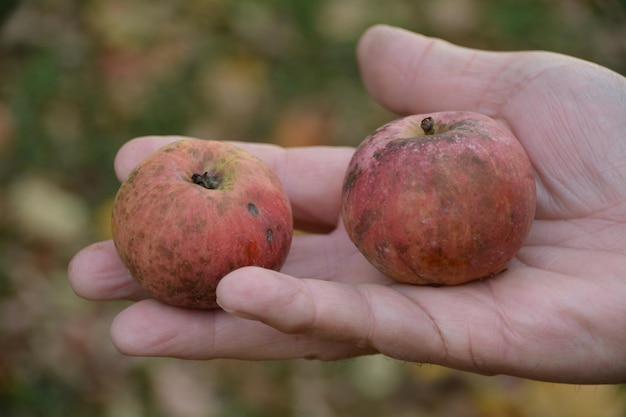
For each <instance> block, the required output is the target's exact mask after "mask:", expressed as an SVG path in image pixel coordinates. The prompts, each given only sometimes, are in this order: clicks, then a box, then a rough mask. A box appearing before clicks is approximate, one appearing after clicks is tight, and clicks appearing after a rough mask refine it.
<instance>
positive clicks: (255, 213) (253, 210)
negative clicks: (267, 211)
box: [246, 203, 259, 217]
mask: <svg viewBox="0 0 626 417" xmlns="http://www.w3.org/2000/svg"><path fill="white" fill-rule="evenodd" d="M246 208H247V209H248V213H250V214H252V216H254V217H256V216H258V215H259V209H258V208H257V207H256V206H255V205H254V203H248V205H247V206H246Z"/></svg>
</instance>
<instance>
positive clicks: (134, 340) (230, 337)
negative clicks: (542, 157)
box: [111, 300, 369, 360]
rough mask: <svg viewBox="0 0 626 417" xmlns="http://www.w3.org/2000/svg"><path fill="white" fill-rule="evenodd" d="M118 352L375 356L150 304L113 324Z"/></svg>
mask: <svg viewBox="0 0 626 417" xmlns="http://www.w3.org/2000/svg"><path fill="white" fill-rule="evenodd" d="M111 336H112V339H113V343H114V344H115V346H116V348H117V349H118V350H119V351H121V352H122V353H125V354H127V355H133V356H168V357H178V358H185V359H214V358H232V359H248V360H272V359H291V358H317V359H325V360H330V359H340V358H346V357H352V356H357V355H363V354H365V353H369V352H367V351H364V350H362V349H359V348H357V347H354V346H346V345H344V344H342V343H337V342H333V341H326V340H318V339H315V338H312V337H301V336H294V335H288V334H285V333H282V332H280V331H278V330H276V329H273V328H271V327H269V326H266V325H264V324H262V323H259V322H257V321H250V320H246V319H243V318H239V317H235V316H232V315H229V314H227V313H225V312H223V311H221V310H191V309H182V308H176V307H170V306H167V305H165V304H161V303H159V302H158V301H154V300H145V301H141V302H138V303H135V304H134V305H132V306H130V307H128V308H127V309H126V310H124V311H122V312H121V313H120V314H119V315H118V316H117V317H116V318H115V320H114V321H113V325H112V327H111Z"/></svg>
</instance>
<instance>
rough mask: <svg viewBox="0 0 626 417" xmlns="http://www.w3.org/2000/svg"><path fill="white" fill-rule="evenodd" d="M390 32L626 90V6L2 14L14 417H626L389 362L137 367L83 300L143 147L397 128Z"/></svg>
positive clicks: (489, 1) (29, 7)
mask: <svg viewBox="0 0 626 417" xmlns="http://www.w3.org/2000/svg"><path fill="white" fill-rule="evenodd" d="M374 23H388V24H394V25H399V26H402V27H404V28H406V29H409V30H413V31H417V32H421V33H424V34H427V35H431V36H438V37H442V38H445V39H447V40H449V41H452V42H456V43H460V44H463V45H466V46H471V47H477V48H485V49H492V50H518V49H542V50H552V51H556V52H561V53H565V54H570V55H574V56H577V57H581V58H584V59H588V60H591V61H594V62H597V63H599V64H602V65H605V66H608V67H609V68H612V69H614V70H616V71H618V72H620V73H622V74H626V3H625V2H624V0H556V1H549V0H527V1H522V0H504V1H495V0H438V1H425V0H390V1H386V2H381V1H378V0H296V1H288V0H264V1H262V0H258V1H257V0H239V1H228V0H187V1H184V0H168V1H160V2H159V1H153V0H83V1H78V0H21V1H20V0H3V1H2V2H1V4H0V414H1V415H3V416H6V417H10V416H40V415H41V416H43V415H45V416H51V417H53V416H83V415H84V416H181V417H187V416H190V417H191V416H274V417H276V416H340V415H341V416H343V415H358V416H364V417H366V416H379V415H394V416H421V415H429V416H439V415H441V416H446V415H457V416H479V415H480V416H492V415H493V416H496V415H497V416H527V415H528V416H531V415H533V416H534V415H539V414H544V415H545V414H549V415H554V416H558V415H567V416H578V415H579V416H583V415H592V414H593V415H596V416H623V415H626V402H625V400H624V398H623V391H620V387H569V386H561V385H555V384H541V383H536V382H531V381H524V380H519V379H516V378H509V377H490V378H488V377H481V376H476V375H469V374H465V373H462V372H456V371H450V370H447V369H443V368H438V367H433V366H418V365H415V364H404V363H399V362H396V361H393V360H391V359H387V358H380V357H371V358H360V359H355V360H349V361H342V362H337V363H318V362H306V361H288V362H275V363H248V362H237V361H210V362H185V361H178V360H173V359H145V358H128V357H123V356H121V355H119V354H118V353H117V352H116V351H115V350H114V349H113V347H112V346H111V344H110V341H109V335H108V326H109V324H110V322H111V320H112V318H113V317H114V316H115V314H116V312H118V311H119V310H120V309H121V308H122V307H123V306H124V305H125V303H122V302H119V303H108V304H100V303H92V302H88V301H84V300H81V299H79V298H78V297H76V296H75V295H74V294H73V292H72V290H71V289H70V287H69V285H68V283H67V276H66V266H67V263H68V261H69V260H70V258H71V256H72V254H73V253H75V251H76V250H78V249H79V248H81V247H82V246H84V245H85V244H87V243H89V242H92V241H94V240H99V239H106V238H108V216H109V211H110V202H111V199H112V197H113V195H114V194H115V191H116V189H117V186H118V184H117V181H116V180H115V177H114V175H113V171H112V162H113V158H114V156H115V153H116V151H117V149H118V148H119V147H120V146H121V145H122V144H123V143H124V142H125V141H127V140H128V139H130V138H132V137H135V136H140V135H151V134H175V135H178V134H181V135H192V136H197V137H202V138H213V139H229V140H246V141H261V142H274V143H278V144H281V145H284V146H295V145H322V144H324V145H333V144H337V145H356V144H358V143H359V142H360V140H362V138H364V137H365V136H366V135H367V134H368V133H369V132H370V131H371V130H373V129H374V128H375V127H377V126H378V125H380V124H381V123H383V122H385V121H387V120H389V119H390V118H391V117H393V115H391V114H390V113H389V112H387V111H385V110H384V109H382V108H381V107H380V106H378V105H377V104H376V103H375V102H373V101H372V100H371V99H370V98H369V97H368V96H367V94H366V93H365V91H364V89H363V86H362V85H361V82H360V80H359V74H358V71H357V68H356V64H355V59H354V48H355V45H356V42H357V40H358V37H359V36H360V34H361V33H362V32H363V30H365V28H367V27H368V26H369V25H371V24H374Z"/></svg>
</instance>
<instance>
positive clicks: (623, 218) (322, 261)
mask: <svg viewBox="0 0 626 417" xmlns="http://www.w3.org/2000/svg"><path fill="white" fill-rule="evenodd" d="M358 59H359V65H360V68H361V74H362V77H363V81H364V83H365V86H366V87H367V89H368V91H369V92H370V93H371V94H372V96H373V97H374V98H376V99H377V100H378V101H379V102H380V103H381V104H382V105H384V106H386V107H387V108H389V109H390V110H392V111H394V112H396V113H398V114H419V113H430V112H435V111H444V110H451V109H457V110H471V111H476V112H479V113H483V114H486V115H489V116H491V117H493V118H495V119H496V120H498V121H499V122H501V123H503V124H505V125H506V126H507V127H508V128H509V130H511V131H512V132H513V133H514V134H515V136H516V137H517V138H518V139H519V141H520V142H521V143H522V145H523V146H524V149H526V151H527V153H528V156H529V158H530V161H531V163H532V165H533V170H534V172H535V176H536V178H537V212H536V215H535V221H534V223H533V226H532V228H531V231H530V234H529V236H528V239H527V240H526V242H525V244H524V246H523V247H522V248H521V250H520V252H519V253H518V255H517V257H516V258H515V259H514V260H513V261H512V262H511V265H510V266H509V269H508V270H507V271H506V272H504V273H502V274H500V275H498V276H497V277H494V279H488V280H482V281H474V282H471V283H468V284H464V285H458V286H450V287H439V288H431V287H424V286H416V285H403V284H396V283H394V282H392V281H391V280H389V279H388V278H385V277H384V276H383V275H382V274H381V273H380V272H378V271H377V270H376V269H375V268H374V267H372V266H371V265H370V264H369V263H368V262H367V261H366V260H365V258H364V257H363V256H362V255H361V254H360V253H359V252H358V250H357V249H356V248H355V246H354V245H353V244H352V242H351V241H350V240H349V238H348V236H347V234H346V232H345V230H344V229H343V225H342V224H341V222H340V221H339V218H340V199H341V186H342V182H343V177H344V174H345V171H346V168H347V166H348V163H349V161H350V158H351V157H352V154H353V152H354V150H353V149H350V148H338V147H336V148H300V149H298V148H296V149H282V148H278V147H275V146H270V145H257V144H241V146H243V147H245V148H246V149H247V150H248V151H250V152H252V153H253V154H255V155H257V156H258V157H260V158H261V159H263V160H264V161H266V162H267V163H268V164H269V165H270V166H271V167H273V168H274V170H275V171H276V172H277V173H278V175H279V177H280V178H281V180H282V182H283V185H284V188H285V191H286V192H287V194H288V195H289V198H290V200H291V202H292V207H293V209H294V218H295V220H296V224H297V227H298V228H300V229H306V230H309V231H311V232H312V234H308V235H298V236H294V240H293V245H292V249H291V252H290V254H289V256H288V258H287V261H286V263H285V266H284V267H283V269H282V271H281V272H276V271H271V270H266V269H262V268H253V267H250V268H242V269H240V270H237V271H234V272H232V273H230V274H229V275H227V276H226V277H224V279H222V281H221V282H220V284H219V286H218V288H217V298H218V301H219V303H220V305H221V306H222V307H223V308H225V309H226V310H225V311H221V310H212V311H201V310H189V309H180V308H175V307H170V306H167V305H164V304H162V303H159V302H157V301H154V300H152V299H150V297H149V295H148V294H146V292H145V291H143V290H142V289H141V288H140V287H139V286H138V285H137V284H136V283H135V282H134V281H133V279H132V278H131V277H130V275H129V274H128V272H127V271H126V269H125V267H124V265H123V264H122V262H121V261H120V259H119V257H118V256H117V254H116V252H115V248H114V247H113V244H112V243H111V242H110V241H107V242H99V243H95V244H93V245H91V246H89V247H87V248H85V249H84V250H82V251H81V252H80V253H78V254H77V255H76V256H75V258H74V259H73V261H72V263H71V264H70V267H69V278H70V282H71V284H72V287H73V288H74V291H76V293H77V294H79V295H80V296H82V297H85V298H87V299H91V300H116V299H132V300H136V301H137V302H136V303H134V304H133V305H131V306H129V307H127V308H126V309H124V310H123V311H122V312H121V313H120V314H119V315H118V316H117V317H116V318H115V320H114V322H113V325H112V327H111V336H112V339H113V342H114V344H115V346H116V347H117V348H118V349H119V350H120V351H122V352H124V353H126V354H129V355H141V356H174V357H181V358H189V359H212V358H237V359H249V360H268V359H289V358H304V357H307V358H320V359H325V360H331V359H340V358H348V357H354V356H357V355H364V354H372V353H382V354H384V355H387V356H390V357H394V358H398V359H401V360H405V361H413V362H428V363H436V364H441V365H445V366H448V367H453V368H457V369H463V370H466V371H471V372H477V373H481V374H498V373H501V374H509V375H517V376H521V377H527V378H534V379H541V380H548V381H555V382H572V383H600V382H603V383H617V382H626V328H625V325H624V323H625V318H626V303H624V300H626V182H625V181H624V178H626V136H625V133H624V132H626V119H625V118H624V114H626V79H625V78H624V77H622V76H620V75H618V74H616V73H615V72H612V71H610V70H608V69H606V68H603V67H600V66H598V65H594V64H592V63H589V62H585V61H581V60H578V59H574V58H571V57H566V56H563V55H558V54H553V53H547V52H487V51H479V50H473V49H468V48H462V47H458V46H455V45H452V44H450V43H447V42H444V41H441V40H438V39H433V38H428V37H424V36H421V35H417V34H413V33H410V32H407V31H404V30H400V29H395V28H390V27H386V26H376V27H374V28H372V29H370V30H368V31H367V32H366V33H365V35H364V36H363V38H362V39H361V41H360V43H359V47H358ZM172 140H173V138H168V137H148V138H140V139H136V140H133V141H131V142H129V143H127V144H126V145H124V146H123V147H122V149H120V151H119V153H118V156H117V159H116V163H115V169H116V173H117V175H118V176H119V177H120V179H124V178H125V177H126V176H127V175H128V173H129V172H130V170H131V169H132V167H134V166H135V165H136V164H137V163H138V162H139V161H140V160H142V159H143V158H145V156H146V155H147V154H148V153H149V152H151V151H152V150H154V149H156V148H157V147H159V146H162V145H163V144H165V143H168V142H171V141H172Z"/></svg>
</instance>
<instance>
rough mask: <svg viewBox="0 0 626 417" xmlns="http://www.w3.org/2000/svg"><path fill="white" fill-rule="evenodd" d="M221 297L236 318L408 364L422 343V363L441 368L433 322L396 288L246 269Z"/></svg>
mask: <svg viewBox="0 0 626 417" xmlns="http://www.w3.org/2000/svg"><path fill="white" fill-rule="evenodd" d="M425 290H426V291H428V289H425ZM217 297H218V302H219V304H220V305H221V306H222V308H224V309H225V310H227V311H229V312H231V313H232V314H234V315H239V316H241V317H247V318H249V319H255V320H258V321H260V322H262V323H265V324H268V325H269V326H272V327H274V328H276V329H278V330H279V331H281V332H284V333H287V334H294V335H304V336H309V337H311V336H312V337H316V338H321V339H326V340H335V341H341V342H343V343H345V344H346V345H349V346H356V347H358V348H360V349H363V350H365V351H376V352H381V353H385V354H387V355H389V356H392V357H395V358H398V359H405V358H407V352H410V351H413V350H414V349H413V347H412V345H414V344H415V342H416V341H418V340H419V345H420V347H421V352H422V354H423V355H422V361H429V362H437V361H439V362H440V361H441V358H440V356H441V354H442V352H443V351H444V349H443V347H444V346H443V345H442V339H441V337H440V336H439V334H438V330H437V328H436V326H435V325H434V324H433V320H432V319H431V318H430V317H429V316H428V314H426V312H425V311H423V310H420V309H419V308H416V306H415V304H414V303H413V302H412V301H411V300H410V299H409V298H407V297H404V296H402V295H401V294H399V293H398V292H397V291H396V290H395V289H394V288H393V287H391V286H381V285H371V284H360V285H350V284H344V283H338V282H329V281H320V280H309V279H297V278H293V277H290V276H288V275H285V274H282V273H278V272H275V271H269V270H264V269H260V268H245V269H240V270H238V271H234V272H233V273H231V274H229V275H228V276H226V277H225V278H224V279H223V280H222V281H221V282H220V285H219V286H218V289H217ZM407 320H408V322H409V323H410V325H408V326H407V325H405V324H406V323H407Z"/></svg>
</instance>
